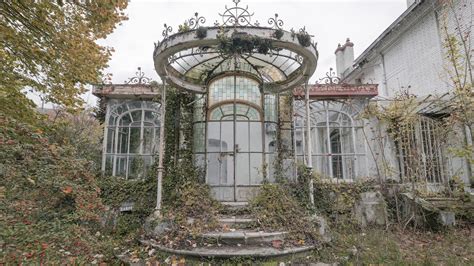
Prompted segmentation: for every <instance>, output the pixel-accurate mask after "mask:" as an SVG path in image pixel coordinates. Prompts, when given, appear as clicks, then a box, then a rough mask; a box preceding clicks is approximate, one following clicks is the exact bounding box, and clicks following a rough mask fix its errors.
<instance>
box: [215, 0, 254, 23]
mask: <svg viewBox="0 0 474 266" xmlns="http://www.w3.org/2000/svg"><path fill="white" fill-rule="evenodd" d="M233 2H234V3H235V6H234V7H231V8H228V7H227V5H226V6H225V8H226V10H225V11H224V13H222V14H220V13H219V15H220V16H221V17H222V22H223V24H222V26H234V27H237V26H252V23H251V20H252V16H253V15H254V13H250V12H249V11H248V6H246V7H245V8H243V7H240V6H239V3H240V0H233Z"/></svg>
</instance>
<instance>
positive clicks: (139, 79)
mask: <svg viewBox="0 0 474 266" xmlns="http://www.w3.org/2000/svg"><path fill="white" fill-rule="evenodd" d="M137 69H138V71H137V72H135V77H131V78H129V79H128V81H125V84H150V82H151V79H150V78H148V77H145V73H144V72H142V68H141V67H138V68H137Z"/></svg>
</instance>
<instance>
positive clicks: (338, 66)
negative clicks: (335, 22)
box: [335, 44, 345, 77]
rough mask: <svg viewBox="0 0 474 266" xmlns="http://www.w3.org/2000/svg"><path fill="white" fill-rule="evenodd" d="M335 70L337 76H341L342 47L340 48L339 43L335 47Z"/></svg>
mask: <svg viewBox="0 0 474 266" xmlns="http://www.w3.org/2000/svg"><path fill="white" fill-rule="evenodd" d="M335 54H336V72H337V76H338V77H341V76H342V73H344V70H345V67H344V49H343V48H342V45H341V44H338V45H337V49H336V52H335Z"/></svg>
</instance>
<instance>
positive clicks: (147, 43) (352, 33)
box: [84, 0, 407, 105]
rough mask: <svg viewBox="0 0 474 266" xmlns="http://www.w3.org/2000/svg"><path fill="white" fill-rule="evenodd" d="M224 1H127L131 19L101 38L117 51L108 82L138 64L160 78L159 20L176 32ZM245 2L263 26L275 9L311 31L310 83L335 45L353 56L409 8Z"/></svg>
mask: <svg viewBox="0 0 474 266" xmlns="http://www.w3.org/2000/svg"><path fill="white" fill-rule="evenodd" d="M225 5H227V6H229V7H230V6H232V5H234V4H233V2H232V0H219V1H217V0H201V1H197V0H195V1H190V0H188V1H181V0H131V1H130V3H129V6H128V8H127V10H126V13H127V15H128V18H129V19H128V20H127V21H125V22H123V23H122V25H120V26H118V27H117V29H116V30H115V31H114V32H113V33H112V34H111V35H109V36H108V38H107V39H105V40H101V41H100V44H102V45H106V46H111V47H114V49H115V53H114V54H113V56H112V60H111V61H110V63H109V68H108V69H107V72H109V73H112V74H113V80H112V81H113V82H114V83H123V82H124V81H125V80H126V79H127V78H128V77H131V76H133V75H134V74H135V72H136V68H137V67H138V66H140V67H142V70H143V71H144V72H145V75H146V76H148V77H150V78H152V79H154V80H159V77H158V75H157V74H156V72H155V70H154V67H153V49H154V44H153V43H154V42H156V41H157V40H160V41H161V39H162V38H163V37H162V35H161V33H162V31H163V24H164V23H167V24H168V25H171V26H172V27H173V32H176V31H177V28H178V25H179V24H182V23H183V22H184V21H185V20H187V19H189V18H191V17H193V16H194V13H195V12H198V13H199V15H200V16H201V15H202V16H204V17H205V18H206V19H207V21H206V24H207V25H213V23H214V21H215V20H219V21H221V20H220V19H221V17H220V16H219V13H222V12H223V11H224V10H225ZM246 5H248V9H249V11H251V12H254V16H253V17H252V20H253V21H255V20H258V21H259V22H260V25H262V26H264V25H267V20H268V18H270V17H273V16H274V14H275V13H278V14H279V18H281V19H282V20H283V21H284V25H283V28H284V29H286V30H289V29H291V28H294V29H295V30H298V29H299V28H301V27H302V26H306V30H307V31H308V32H309V34H311V35H314V37H313V38H314V40H316V41H317V42H318V50H319V55H320V58H319V63H318V69H317V70H316V73H315V74H314V75H313V77H312V79H311V81H315V80H317V79H318V78H320V77H322V76H323V75H324V74H325V73H326V72H327V71H328V69H329V68H330V67H333V68H335V65H336V64H335V56H334V51H335V49H336V48H337V44H338V43H344V42H345V39H346V38H347V37H349V38H351V41H352V42H354V44H355V46H354V49H355V56H356V57H357V56H358V55H360V54H361V53H362V52H363V51H364V50H365V49H366V48H367V47H368V46H369V45H370V44H371V43H372V42H373V41H374V40H375V39H376V38H377V37H378V36H379V35H380V34H381V33H382V32H383V31H384V30H385V29H386V28H387V27H388V26H389V25H390V24H391V23H392V22H393V21H394V20H395V19H396V18H397V17H398V16H400V14H402V12H403V11H404V10H405V9H406V8H407V6H406V0H306V1H302V0H301V1H289V0H287V1H281V0H274V1H268V0H242V1H241V3H240V6H244V7H245V6H246ZM84 98H85V100H86V101H87V102H88V103H89V104H90V105H94V104H95V101H96V98H95V96H93V95H92V94H91V93H90V92H89V93H87V94H86V95H84Z"/></svg>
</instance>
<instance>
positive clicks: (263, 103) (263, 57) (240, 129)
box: [94, 0, 376, 210]
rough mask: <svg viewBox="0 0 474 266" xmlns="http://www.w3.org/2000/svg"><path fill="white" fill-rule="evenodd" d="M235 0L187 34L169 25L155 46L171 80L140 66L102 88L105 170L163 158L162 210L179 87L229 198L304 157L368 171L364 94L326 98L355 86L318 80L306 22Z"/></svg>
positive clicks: (207, 162)
mask: <svg viewBox="0 0 474 266" xmlns="http://www.w3.org/2000/svg"><path fill="white" fill-rule="evenodd" d="M233 2H234V5H233V6H231V7H229V8H228V7H227V6H226V9H225V10H224V12H222V13H221V14H219V15H220V17H221V20H222V21H221V22H218V21H216V22H215V23H214V24H213V25H212V26H205V25H204V23H205V22H206V19H205V18H204V17H200V16H199V14H198V13H195V15H194V17H192V18H191V19H189V20H187V21H186V22H185V24H184V25H180V27H179V31H178V32H177V33H173V30H172V28H171V27H170V26H168V25H166V24H165V28H164V30H163V33H162V35H163V39H162V40H161V41H159V42H158V43H155V50H154V53H153V59H154V66H155V69H156V71H157V73H158V74H159V76H160V78H161V80H162V82H163V84H161V85H159V86H158V85H157V84H155V85H154V86H152V85H150V84H149V80H148V79H147V78H145V77H144V75H143V73H142V72H141V70H140V69H139V72H137V77H135V78H132V79H130V80H129V81H128V82H126V83H125V84H115V85H114V84H109V85H104V86H101V87H98V88H96V89H95V90H94V94H95V95H97V96H99V97H101V98H102V99H105V100H106V106H107V109H106V110H107V111H106V119H105V124H106V127H105V129H104V130H105V131H104V148H103V149H104V150H103V162H102V170H103V171H104V173H106V174H108V175H113V176H121V177H124V178H127V179H134V178H143V177H144V176H147V173H149V171H150V168H151V166H152V165H153V164H154V163H155V162H156V161H157V162H158V163H157V164H156V165H157V169H158V176H157V180H158V196H157V197H158V200H157V209H158V210H159V209H160V204H161V201H160V197H161V182H162V178H163V168H164V166H163V152H164V148H163V147H165V145H166V143H165V142H164V141H165V138H164V134H165V130H164V124H163V123H164V118H165V117H166V90H167V88H169V87H173V88H176V89H178V90H181V92H183V93H184V92H185V93H187V94H191V95H192V97H194V101H193V102H192V103H191V104H190V105H189V106H192V107H193V108H192V110H193V111H192V144H193V145H192V147H193V150H192V153H193V158H194V162H195V165H196V166H197V167H199V168H200V169H202V171H203V172H204V175H205V178H204V179H205V182H206V183H207V184H208V185H209V186H210V187H211V191H212V193H213V195H214V197H215V198H216V199H218V200H220V201H223V202H246V201H248V200H249V199H250V198H252V197H253V196H254V195H255V193H256V192H257V189H258V187H259V186H260V185H261V184H262V182H276V181H278V180H281V179H282V178H283V179H293V178H295V177H296V176H297V173H296V172H297V167H296V166H297V164H300V163H302V164H305V165H306V166H307V167H308V168H310V169H312V168H314V169H316V170H317V171H318V172H319V173H321V174H322V175H323V176H326V177H329V178H333V179H336V180H343V179H348V180H351V179H354V178H356V177H360V176H364V175H366V174H367V173H366V172H365V171H366V169H367V165H366V164H367V158H366V147H365V142H364V141H359V140H360V139H362V138H363V136H362V135H361V134H362V127H363V125H362V124H361V121H360V120H358V119H356V114H357V112H358V111H359V110H360V108H359V107H360V104H363V102H359V103H358V104H354V103H355V102H351V104H348V103H349V102H348V101H342V100H341V101H339V100H337V98H338V97H333V98H330V99H326V98H324V97H323V98H321V97H319V96H321V95H320V94H318V92H317V90H319V91H320V92H321V91H322V93H323V96H324V95H327V93H328V92H329V91H330V90H332V89H336V90H342V91H346V90H347V89H348V88H349V87H348V85H344V88H338V87H337V86H336V85H335V84H334V83H333V81H334V80H333V79H331V78H330V82H329V83H330V84H329V85H328V86H329V87H325V85H321V84H316V85H309V84H308V80H309V78H310V77H311V76H312V75H313V73H314V71H315V70H316V65H317V61H318V51H317V49H316V44H315V43H314V42H313V41H312V36H311V35H309V34H308V32H306V30H305V28H304V27H303V28H301V29H300V30H298V31H294V30H293V29H291V30H290V31H287V30H284V29H283V28H282V26H283V21H282V20H281V19H280V18H279V16H278V14H275V16H274V17H272V18H269V19H268V26H263V25H261V24H260V23H259V22H258V21H255V22H253V21H252V16H253V13H250V12H249V11H248V9H247V7H245V8H244V7H241V6H239V4H240V3H239V1H238V0H234V1H233ZM328 77H329V76H328ZM334 86H336V87H335V88H334ZM356 89H357V88H356ZM371 89H372V88H371ZM314 90H316V94H314ZM312 91H313V92H312ZM366 92H367V90H366V88H364V89H363V91H362V93H363V94H364V93H366ZM373 92H374V91H373V90H372V91H370V90H369V93H371V94H373ZM311 93H313V94H311ZM337 93H340V92H337ZM358 93H359V94H360V92H358ZM318 95H319V96H318ZM375 95H376V87H375ZM301 96H304V98H302V97H301ZM313 96H315V97H313ZM316 96H317V97H316ZM358 106H359V107H358ZM311 188H312V186H311ZM311 188H310V189H311Z"/></svg>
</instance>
